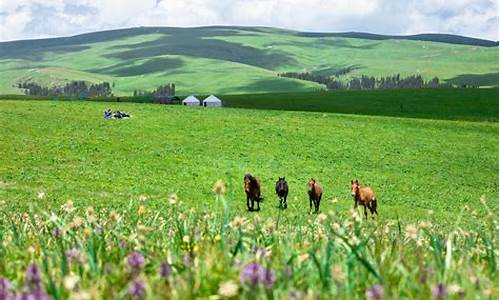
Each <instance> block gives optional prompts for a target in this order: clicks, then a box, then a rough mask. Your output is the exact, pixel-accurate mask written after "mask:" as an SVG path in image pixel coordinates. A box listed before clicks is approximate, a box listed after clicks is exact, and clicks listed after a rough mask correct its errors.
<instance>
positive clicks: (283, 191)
mask: <svg viewBox="0 0 500 300" xmlns="http://www.w3.org/2000/svg"><path fill="white" fill-rule="evenodd" d="M276 194H277V195H278V198H279V199H280V208H281V207H284V208H286V206H287V205H286V197H287V196H288V184H287V183H286V180H285V177H279V178H278V181H276Z"/></svg>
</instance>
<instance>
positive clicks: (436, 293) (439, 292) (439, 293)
mask: <svg viewBox="0 0 500 300" xmlns="http://www.w3.org/2000/svg"><path fill="white" fill-rule="evenodd" d="M432 296H433V297H434V299H436V300H442V299H446V286H445V285H444V284H442V283H440V284H438V285H437V286H435V287H434V288H433V289H432Z"/></svg>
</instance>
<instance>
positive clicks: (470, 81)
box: [446, 73, 498, 87]
mask: <svg viewBox="0 0 500 300" xmlns="http://www.w3.org/2000/svg"><path fill="white" fill-rule="evenodd" d="M446 82H448V83H451V84H454V85H457V86H460V87H479V86H498V73H488V74H462V75H459V76H456V77H453V78H451V79H448V80H446Z"/></svg>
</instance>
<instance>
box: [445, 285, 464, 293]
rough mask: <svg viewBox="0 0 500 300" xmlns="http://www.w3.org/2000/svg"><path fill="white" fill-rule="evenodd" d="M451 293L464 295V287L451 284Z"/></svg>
mask: <svg viewBox="0 0 500 300" xmlns="http://www.w3.org/2000/svg"><path fill="white" fill-rule="evenodd" d="M449 290H450V294H452V295H464V292H465V291H464V289H463V288H461V287H460V286H459V285H458V284H452V285H450V288H449Z"/></svg>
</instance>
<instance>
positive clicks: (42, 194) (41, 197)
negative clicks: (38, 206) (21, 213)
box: [37, 191, 45, 200]
mask: <svg viewBox="0 0 500 300" xmlns="http://www.w3.org/2000/svg"><path fill="white" fill-rule="evenodd" d="M37 197H38V199H40V200H41V199H43V198H45V192H43V191H40V192H38V194H37Z"/></svg>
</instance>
